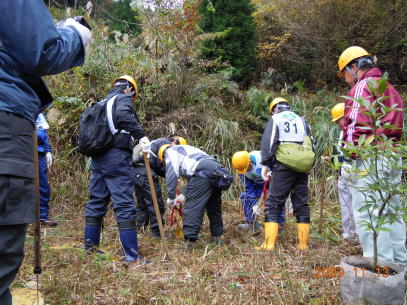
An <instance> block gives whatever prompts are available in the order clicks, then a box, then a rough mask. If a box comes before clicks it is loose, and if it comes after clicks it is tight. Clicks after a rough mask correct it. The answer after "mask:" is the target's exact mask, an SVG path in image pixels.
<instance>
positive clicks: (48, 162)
mask: <svg viewBox="0 0 407 305" xmlns="http://www.w3.org/2000/svg"><path fill="white" fill-rule="evenodd" d="M45 159H46V160H47V167H48V169H49V168H50V167H51V165H52V154H51V153H50V152H47V153H46V154H45Z"/></svg>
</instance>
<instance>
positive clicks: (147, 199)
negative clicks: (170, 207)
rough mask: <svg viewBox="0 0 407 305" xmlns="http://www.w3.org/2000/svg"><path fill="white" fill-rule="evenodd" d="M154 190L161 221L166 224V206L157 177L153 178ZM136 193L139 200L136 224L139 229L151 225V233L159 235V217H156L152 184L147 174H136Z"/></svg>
mask: <svg viewBox="0 0 407 305" xmlns="http://www.w3.org/2000/svg"><path fill="white" fill-rule="evenodd" d="M153 182H154V189H155V193H156V195H157V202H158V208H159V210H160V213H161V220H162V221H163V222H164V212H165V206H164V201H163V196H162V193H161V187H160V183H159V181H158V177H157V176H155V175H154V176H153ZM135 192H136V198H137V205H136V223H137V228H141V227H143V226H147V225H150V229H151V232H153V233H154V234H157V235H159V234H160V230H159V228H158V222H157V217H156V215H155V210H154V204H153V197H152V195H151V190H150V184H149V183H148V176H147V174H146V173H137V174H136V185H135Z"/></svg>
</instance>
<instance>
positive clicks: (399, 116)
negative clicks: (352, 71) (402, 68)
mask: <svg viewBox="0 0 407 305" xmlns="http://www.w3.org/2000/svg"><path fill="white" fill-rule="evenodd" d="M382 75H383V73H382V72H381V71H380V69H379V68H372V69H370V70H368V71H366V72H365V74H364V75H363V76H362V78H361V79H360V80H359V81H358V82H357V83H356V85H355V86H353V88H352V89H350V91H349V92H348V96H349V97H352V98H359V97H360V96H362V97H363V98H365V99H366V100H369V101H370V102H373V100H374V99H375V97H374V96H372V93H371V92H370V90H369V84H368V81H369V79H373V80H377V79H379V78H381V77H382ZM383 96H388V98H387V99H386V100H385V101H384V102H383V104H384V105H385V106H387V107H391V106H393V105H397V108H398V109H401V111H396V110H392V111H390V112H389V113H388V114H387V115H385V116H384V117H383V118H382V124H381V125H382V126H383V125H384V124H385V123H389V124H391V125H393V126H395V128H394V129H388V128H386V129H385V128H381V129H379V130H378V135H381V134H385V135H386V136H387V137H389V138H392V139H394V141H396V142H397V141H400V138H401V135H402V133H403V122H404V111H403V109H404V103H403V99H402V98H401V96H400V94H399V93H398V92H397V91H396V89H394V87H393V86H392V85H390V84H388V88H387V89H386V90H385V91H384V94H383ZM363 112H364V108H363V107H362V106H361V105H360V104H359V103H358V102H355V101H352V100H349V99H347V100H346V101H345V115H344V119H345V126H344V129H343V140H344V141H345V142H347V143H353V144H354V145H357V144H358V139H359V137H360V136H361V135H363V134H365V135H366V138H367V137H369V136H371V135H372V134H373V130H372V129H370V130H368V129H365V128H361V127H365V126H369V127H372V126H373V121H372V119H371V118H370V117H369V116H367V115H366V114H364V113H363Z"/></svg>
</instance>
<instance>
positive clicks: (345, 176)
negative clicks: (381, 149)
mask: <svg viewBox="0 0 407 305" xmlns="http://www.w3.org/2000/svg"><path fill="white" fill-rule="evenodd" d="M344 114H345V103H338V104H336V105H335V106H334V107H333V108H332V110H331V116H332V122H335V123H336V124H337V125H338V127H339V128H340V133H339V142H338V146H337V147H338V148H337V151H338V154H339V158H338V159H339V162H342V166H341V168H340V169H339V178H338V194H339V203H340V206H341V214H342V230H343V233H342V236H343V239H344V240H345V241H347V242H351V243H357V242H358V237H357V234H356V225H355V218H354V216H353V209H352V188H351V184H352V182H351V171H352V164H351V162H350V161H351V160H350V159H348V158H347V157H345V156H344V155H343V152H342V148H343V147H344V143H343V142H342V137H343V126H344V122H345V121H344ZM321 159H322V160H323V161H326V162H330V161H331V159H332V158H331V157H330V156H322V157H321Z"/></svg>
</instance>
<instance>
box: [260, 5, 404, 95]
mask: <svg viewBox="0 0 407 305" xmlns="http://www.w3.org/2000/svg"><path fill="white" fill-rule="evenodd" d="M253 2H254V3H255V5H256V11H255V13H254V17H255V20H256V24H257V28H258V33H257V34H258V35H257V46H258V56H259V61H260V63H259V66H260V67H262V68H261V72H263V71H265V70H267V69H269V68H270V67H272V68H273V69H275V70H276V71H277V72H278V73H279V74H282V76H283V80H282V81H285V82H288V81H290V80H291V79H293V80H298V79H304V80H306V84H307V86H308V87H311V88H317V87H320V86H325V85H326V83H329V84H332V83H337V82H338V79H337V77H336V72H337V60H338V58H339V56H340V54H341V53H342V51H343V50H345V49H346V48H347V47H349V46H352V45H359V46H361V47H364V48H366V50H368V51H369V52H370V53H371V54H373V55H376V56H377V58H378V65H379V66H380V67H382V68H384V70H386V71H389V72H390V75H391V76H392V79H393V80H394V81H395V82H398V83H405V82H406V81H407V72H406V71H407V70H406V69H405V65H406V62H407V45H406V37H407V18H406V16H407V1H379V0H375V1H372V0H354V1H348V0H310V1H302V0H272V1H270V0H253ZM378 21H379V22H378Z"/></svg>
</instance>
